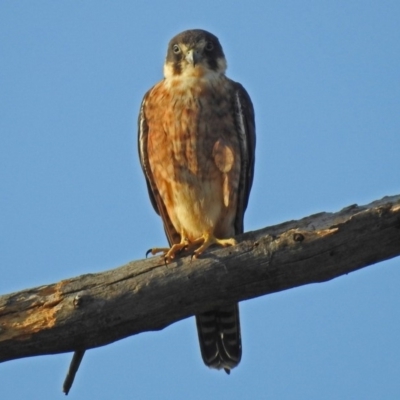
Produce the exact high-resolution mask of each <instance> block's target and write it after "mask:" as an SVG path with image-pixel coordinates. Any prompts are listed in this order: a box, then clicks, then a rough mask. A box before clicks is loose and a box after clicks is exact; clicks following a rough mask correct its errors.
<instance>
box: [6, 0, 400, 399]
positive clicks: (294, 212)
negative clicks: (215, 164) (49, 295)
mask: <svg viewBox="0 0 400 400" xmlns="http://www.w3.org/2000/svg"><path fill="white" fill-rule="evenodd" d="M200 4H201V6H200ZM399 20H400V3H399V2H397V1H385V0H383V1H380V2H376V1H335V2H333V1H331V2H327V1H307V2H300V1H252V0H249V1H246V2H242V3H238V4H233V2H228V1H220V2H216V1H209V0H203V1H202V2H187V1H180V0H179V1H174V2H170V3H169V2H165V1H160V0H154V1H153V2H148V1H140V0H136V1H134V2H133V1H127V0H126V1H113V2H111V1H102V0H96V1H44V0H41V1H35V2H34V1H18V0H12V1H11V0H2V1H1V2H0V37H1V40H0V182H1V190H0V222H1V223H0V249H1V251H0V274H1V280H0V293H4V294H5V293H10V292H13V291H16V290H21V289H24V288H28V287H33V286H38V285H42V284H46V283H52V282H56V281H59V280H61V279H63V278H68V277H72V276H77V275H81V274H84V273H90V272H100V271H104V270H107V269H111V268H114V267H117V266H119V265H122V264H124V263H126V262H128V261H131V260H135V259H140V258H143V256H144V253H145V251H146V250H147V249H148V248H149V247H152V246H154V245H164V244H165V243H166V240H165V237H164V232H163V228H162V225H161V221H160V219H159V217H158V216H157V215H156V214H155V213H154V211H153V209H152V207H151V205H150V202H149V199H148V196H147V190H146V187H145V182H144V179H143V176H142V172H141V170H140V166H139V162H138V157H137V149H136V118H137V112H138V109H139V104H140V101H141V99H142V97H143V94H144V93H145V92H146V90H147V89H149V88H150V87H151V86H152V85H153V84H155V83H156V82H157V81H158V80H160V79H161V78H162V65H163V61H164V57H165V51H166V45H167V43H168V41H169V39H170V38H171V37H172V36H173V35H175V34H177V33H179V32H180V31H182V30H185V29H189V28H203V29H207V30H209V31H211V32H212V33H214V34H215V35H217V36H218V37H219V39H220V41H221V43H222V45H223V48H224V51H225V55H226V57H227V60H228V76H229V77H231V78H232V79H234V80H237V81H239V82H241V83H242V84H243V85H244V86H245V87H246V89H247V90H248V92H249V93H250V95H251V97H252V99H253V102H254V106H255V110H256V124H257V135H258V136H257V140H258V141H257V152H256V157H257V158H256V171H255V180H254V185H253V190H252V194H251V196H250V202H249V207H248V210H247V214H246V219H245V227H246V230H254V229H258V228H262V227H264V226H268V225H273V224H276V223H279V222H283V221H286V220H289V219H297V218H301V217H303V216H307V215H309V214H312V213H316V212H320V211H338V210H340V209H341V208H342V207H345V206H347V205H350V204H353V203H358V204H366V203H369V202H370V201H373V200H375V199H379V198H382V197H383V196H385V195H394V194H399V193H400V185H399V181H400V180H399V171H400V157H399V149H400V112H399V110H400V24H399ZM399 267H400V259H399V258H397V259H393V260H389V261H387V262H383V263H380V264H377V265H375V266H372V267H368V268H366V269H364V270H361V271H359V272H355V273H352V274H350V275H346V276H344V277H341V278H338V279H335V280H333V281H331V282H328V283H323V284H314V285H308V286H304V287H300V288H296V289H292V290H288V291H285V292H281V293H277V294H273V295H269V296H264V297H261V298H258V299H254V300H250V301H246V302H243V303H241V320H242V334H243V359H242V363H241V364H240V366H239V367H238V368H237V369H235V370H234V371H233V372H232V374H231V375H230V376H227V375H226V374H224V373H222V372H219V373H218V372H216V371H213V370H209V369H207V368H206V367H205V366H204V365H203V364H202V361H201V357H200V353H199V349H198V344H197V337H196V330H195V323H194V320H193V318H190V319H187V320H185V321H181V322H179V323H176V324H174V325H172V326H170V327H168V328H166V329H164V330H163V331H161V332H154V333H145V334H141V335H137V336H135V337H130V338H128V339H125V340H122V341H119V342H116V343H114V344H111V345H109V346H106V347H102V348H98V349H94V350H91V351H89V352H88V353H87V354H86V356H85V359H84V361H83V364H82V366H81V369H80V371H79V373H78V376H77V379H76V382H75V384H74V387H73V388H72V391H71V393H70V395H69V397H71V398H73V399H76V400H80V399H99V400H102V399H111V398H112V399H131V398H135V399H163V398H165V399H178V400H180V399H188V398H190V399H207V398H208V399H214V398H220V399H227V398H229V399H231V400H235V399H244V398H252V399H322V398H323V399H377V398H379V399H394V398H400V380H399V372H400V346H399V337H400V312H399V310H400V298H399V289H398V287H399V282H400V268H399ZM70 358H71V354H61V355H53V356H44V357H35V358H29V359H22V360H16V361H11V362H7V363H3V364H0V398H4V399H10V400H14V399H24V400H25V399H50V398H51V399H56V398H62V397H63V394H62V393H61V386H62V381H63V379H64V375H65V372H66V370H67V367H68V364H69V361H70Z"/></svg>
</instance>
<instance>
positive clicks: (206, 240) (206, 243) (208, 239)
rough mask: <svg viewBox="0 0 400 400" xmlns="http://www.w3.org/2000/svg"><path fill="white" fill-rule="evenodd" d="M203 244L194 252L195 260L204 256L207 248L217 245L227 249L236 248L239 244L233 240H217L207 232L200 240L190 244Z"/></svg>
mask: <svg viewBox="0 0 400 400" xmlns="http://www.w3.org/2000/svg"><path fill="white" fill-rule="evenodd" d="M198 243H202V245H201V246H200V247H199V248H198V249H197V250H195V251H194V253H193V258H198V257H199V256H200V254H202V253H203V252H204V251H205V250H206V249H207V248H209V247H210V246H211V245H213V244H216V245H218V246H222V247H227V246H234V245H235V244H236V243H237V242H236V240H235V239H233V238H229V239H218V238H216V237H215V236H214V235H213V234H211V233H209V232H206V233H204V234H203V235H202V236H200V237H199V238H198V239H196V240H194V241H193V242H191V243H190V244H191V245H193V244H198Z"/></svg>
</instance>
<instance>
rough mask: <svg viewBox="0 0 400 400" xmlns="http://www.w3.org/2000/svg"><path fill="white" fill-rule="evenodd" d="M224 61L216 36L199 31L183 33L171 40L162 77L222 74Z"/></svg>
mask: <svg viewBox="0 0 400 400" xmlns="http://www.w3.org/2000/svg"><path fill="white" fill-rule="evenodd" d="M225 70H226V60H225V56H224V52H223V50H222V47H221V44H220V43H219V40H218V38H217V37H216V36H214V35H213V34H212V33H209V32H207V31H203V30H201V29H193V30H189V31H184V32H182V33H180V34H178V35H176V36H175V37H173V38H172V39H171V41H170V42H169V44H168V51H167V58H166V60H165V64H164V76H165V77H166V78H170V77H179V76H181V77H202V76H204V75H206V74H209V73H213V74H224V73H225Z"/></svg>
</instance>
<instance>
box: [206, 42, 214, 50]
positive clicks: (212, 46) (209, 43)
mask: <svg viewBox="0 0 400 400" xmlns="http://www.w3.org/2000/svg"><path fill="white" fill-rule="evenodd" d="M213 49H214V45H213V43H212V42H207V43H206V50H207V51H211V50H213Z"/></svg>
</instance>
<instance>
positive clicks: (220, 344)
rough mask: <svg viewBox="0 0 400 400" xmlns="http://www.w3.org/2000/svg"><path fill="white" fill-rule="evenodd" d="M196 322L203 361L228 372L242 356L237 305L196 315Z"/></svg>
mask: <svg viewBox="0 0 400 400" xmlns="http://www.w3.org/2000/svg"><path fill="white" fill-rule="evenodd" d="M196 324H197V332H198V334H199V342H200V350H201V355H202V357H203V361H204V363H205V364H206V365H207V366H209V367H210V368H216V369H222V368H223V369H224V370H225V372H226V373H227V374H229V373H230V370H231V369H232V368H235V367H236V366H237V365H238V364H239V362H240V359H241V357H242V340H241V336H240V322H239V305H238V304H234V305H231V306H225V307H220V308H218V309H217V310H212V311H208V312H205V313H202V314H199V315H196Z"/></svg>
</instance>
